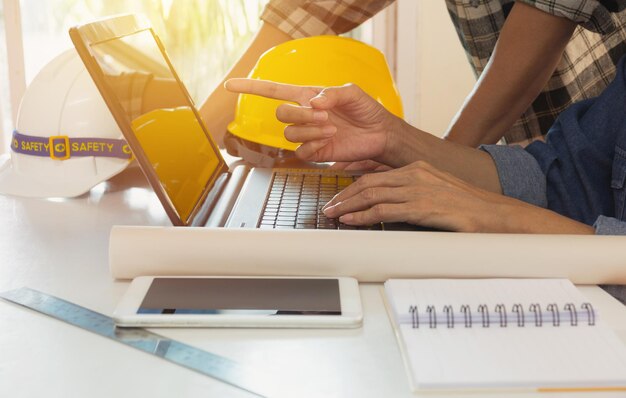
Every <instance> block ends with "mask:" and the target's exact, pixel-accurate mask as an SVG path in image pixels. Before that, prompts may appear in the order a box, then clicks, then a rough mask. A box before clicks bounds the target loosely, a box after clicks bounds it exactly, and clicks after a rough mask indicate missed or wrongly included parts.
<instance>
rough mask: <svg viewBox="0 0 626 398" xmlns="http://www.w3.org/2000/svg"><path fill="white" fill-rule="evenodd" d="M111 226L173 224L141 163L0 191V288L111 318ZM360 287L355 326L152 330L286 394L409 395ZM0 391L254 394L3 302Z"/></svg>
mask: <svg viewBox="0 0 626 398" xmlns="http://www.w3.org/2000/svg"><path fill="white" fill-rule="evenodd" d="M116 224H125V225H170V223H169V221H168V220H167V217H166V215H165V212H164V211H163V210H162V208H161V206H160V204H159V203H158V200H157V199H156V196H155V195H154V194H153V193H152V191H150V190H149V189H147V188H146V183H145V180H144V178H143V176H142V175H141V174H140V172H139V171H138V170H137V169H129V170H127V171H126V172H124V173H123V174H122V175H119V176H117V177H115V178H114V179H112V180H111V181H109V182H107V183H103V184H100V185H99V186H97V187H96V188H94V189H93V190H92V191H91V192H90V193H88V194H87V195H84V196H82V197H80V198H76V199H71V200H39V199H17V198H11V197H2V196H0V225H2V232H1V233H0V236H1V238H0V253H1V254H0V256H1V260H0V291H5V290H9V289H14V288H18V287H21V286H28V287H31V288H34V289H38V290H41V291H44V292H46V293H49V294H52V295H56V296H59V297H62V298H64V299H67V300H69V301H72V302H74V303H77V304H79V305H82V306H84V307H87V308H90V309H93V310H95V311H98V312H101V313H104V314H108V315H110V314H111V313H112V312H113V309H114V308H115V305H116V303H117V301H118V299H119V298H120V297H121V296H122V294H123V293H124V290H125V289H126V286H127V282H120V281H114V280H113V279H112V278H111V276H110V275H109V272H108V258H107V257H108V256H107V250H108V238H109V231H110V228H111V226H112V225H116ZM581 289H582V291H583V293H584V294H585V295H587V296H588V298H589V299H590V300H591V301H592V302H593V303H594V305H595V306H596V307H597V308H598V309H599V311H600V313H601V316H602V318H603V319H604V320H605V321H606V322H608V323H609V325H610V326H611V327H612V328H613V329H614V330H616V331H617V332H618V334H619V335H620V338H621V339H622V340H623V341H625V342H626V307H624V306H622V305H621V304H620V303H618V302H617V301H616V300H614V299H612V298H611V297H610V296H609V295H608V294H606V293H605V292H604V291H602V290H601V289H599V288H597V287H594V286H588V287H581ZM361 295H362V301H363V310H364V325H363V327H362V328H360V329H344V330H284V329H282V330H281V329H261V330H259V329H253V330H245V329H179V330H166V329H154V330H155V331H156V332H157V333H160V334H164V335H166V336H168V337H171V338H174V339H177V340H180V341H183V342H185V343H188V344H190V345H193V346H197V347H200V348H202V349H205V350H208V351H211V352H214V353H216V354H219V355H223V356H225V357H228V358H231V359H234V360H236V361H238V362H240V363H242V364H244V365H246V366H249V367H253V368H259V369H263V370H264V372H266V373H268V374H270V375H275V376H276V378H278V379H280V380H282V381H283V382H284V386H285V393H286V395H287V396H298V397H303V396H314V397H411V396H413V395H412V394H411V393H410V391H409V386H408V379H407V377H406V375H405V370H404V367H403V364H402V359H401V356H400V352H399V350H398V347H397V344H396V340H395V336H394V334H393V330H392V328H391V326H390V324H389V321H388V318H387V314H386V312H385V309H384V307H383V302H382V299H381V285H379V284H364V285H361ZM0 396H2V397H9V396H10V397H13V398H16V397H44V396H45V397H107V398H108V397H141V396H151V397H171V396H177V397H184V396H189V397H191V396H210V397H240V396H241V397H246V396H251V395H250V394H248V393H245V392H243V391H241V390H238V389H236V388H234V387H230V386H228V385H225V384H223V383H220V382H217V381H215V380H213V379H211V378H209V377H206V376H202V375H200V374H196V373H194V372H191V371H189V370H187V369H183V368H181V367H178V366H176V365H173V364H170V363H167V362H165V361H163V360H161V359H157V358H155V357H152V356H149V355H146V354H143V353H140V352H137V351H135V350H133V349H131V348H128V347H125V346H122V345H120V344H116V343H114V342H112V341H109V340H106V339H104V338H102V337H99V336H96V335H93V334H90V333H88V332H85V331H83V330H80V329H78V328H75V327H72V326H69V325H66V324H64V323H61V322H58V321H56V320H53V319H51V318H49V317H46V316H43V315H40V314H37V313H34V312H32V311H27V310H25V309H22V308H20V307H18V306H15V305H12V304H9V303H6V302H4V301H0ZM498 396H501V395H498ZM515 396H516V397H520V396H524V395H520V394H517V395H515ZM550 396H551V397H556V396H559V395H558V394H551V395H550ZM577 396H588V395H584V394H582V395H581V394H577ZM600 396H602V397H610V396H620V395H618V394H615V395H611V394H601V395H600Z"/></svg>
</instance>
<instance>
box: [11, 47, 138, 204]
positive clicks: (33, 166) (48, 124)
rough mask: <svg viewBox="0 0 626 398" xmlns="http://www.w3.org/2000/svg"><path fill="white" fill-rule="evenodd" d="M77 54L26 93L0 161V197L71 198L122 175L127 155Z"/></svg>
mask: <svg viewBox="0 0 626 398" xmlns="http://www.w3.org/2000/svg"><path fill="white" fill-rule="evenodd" d="M121 138H122V133H121V131H120V129H119V127H118V126H117V124H116V123H115V120H114V119H113V116H112V115H111V113H110V112H109V109H108V108H107V106H106V104H105V103H104V100H103V99H102V96H101V95H100V93H99V92H98V89H97V88H96V86H95V84H94V83H93V81H92V79H91V77H90V76H89V73H87V70H86V69H85V66H84V65H83V63H82V61H81V60H80V58H79V56H78V54H77V53H76V50H74V49H71V50H67V51H65V52H63V53H62V54H61V55H59V56H58V57H56V58H55V59H53V60H52V61H51V62H50V63H49V64H47V65H46V66H45V67H44V68H43V69H42V70H41V71H40V72H39V74H37V76H36V77H35V79H34V80H33V81H32V83H31V84H30V85H29V86H28V88H27V89H26V93H25V94H24V97H23V98H22V102H21V104H20V109H19V113H18V117H17V129H16V130H15V131H14V132H13V137H12V140H11V155H10V157H9V156H7V155H4V156H3V157H2V161H1V162H0V194H7V195H16V196H26V197H39V198H43V197H74V196H79V195H82V194H83V193H85V192H87V191H89V190H90V189H91V188H92V187H93V186H94V185H96V184H98V183H99V182H101V181H104V180H106V179H108V178H110V177H112V176H114V175H115V174H117V173H119V172H120V171H122V170H124V168H126V166H127V165H128V163H129V159H130V158H131V152H130V149H129V147H128V145H127V144H126V141H124V140H123V139H121Z"/></svg>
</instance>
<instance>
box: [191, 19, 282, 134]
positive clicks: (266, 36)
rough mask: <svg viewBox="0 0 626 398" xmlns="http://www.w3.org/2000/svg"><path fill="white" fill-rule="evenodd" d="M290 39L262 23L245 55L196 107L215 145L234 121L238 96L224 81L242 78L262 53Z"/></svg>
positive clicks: (274, 28)
mask: <svg viewBox="0 0 626 398" xmlns="http://www.w3.org/2000/svg"><path fill="white" fill-rule="evenodd" d="M290 39H291V37H289V35H287V34H286V33H284V32H282V31H281V30H279V29H277V28H276V27H274V26H272V25H270V24H268V23H263V24H262V25H261V29H260V30H259V32H258V33H257V35H256V36H255V38H254V39H253V40H252V43H250V46H249V47H248V49H247V50H246V52H245V53H244V54H243V55H242V56H241V58H240V59H239V61H237V63H236V64H235V65H234V66H233V67H232V68H231V70H230V71H229V72H228V74H227V75H226V77H225V78H224V80H223V81H222V83H221V84H219V85H218V86H217V88H216V89H215V90H214V91H213V92H212V93H211V94H210V95H209V97H208V98H207V99H206V100H205V101H204V103H203V104H202V106H201V108H200V116H202V119H203V120H204V123H205V124H206V126H207V127H208V129H209V131H210V132H211V134H212V135H213V137H214V138H216V139H217V141H218V144H219V145H220V146H221V145H222V138H223V136H224V134H225V133H226V126H227V125H228V123H230V122H231V121H232V120H233V119H234V114H235V106H236V103H237V96H238V94H236V93H232V92H230V91H227V90H226V89H225V88H224V82H225V81H226V80H228V79H230V78H233V77H245V76H247V75H248V73H249V72H250V70H251V69H252V68H253V67H254V65H255V64H256V62H257V60H258V59H259V57H260V56H261V54H263V53H264V52H265V51H267V50H268V49H270V48H271V47H274V46H276V45H278V44H281V43H284V42H286V41H288V40H290Z"/></svg>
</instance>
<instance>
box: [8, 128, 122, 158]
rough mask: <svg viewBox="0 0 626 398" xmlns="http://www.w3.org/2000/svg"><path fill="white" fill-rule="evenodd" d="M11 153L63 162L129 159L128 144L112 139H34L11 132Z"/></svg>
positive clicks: (56, 137) (61, 136) (61, 137)
mask: <svg viewBox="0 0 626 398" xmlns="http://www.w3.org/2000/svg"><path fill="white" fill-rule="evenodd" d="M11 149H12V150H13V152H16V153H21V154H24V155H31V156H41V157H49V158H52V159H56V160H65V159H69V158H71V157H76V156H99V157H108V158H120V159H131V158H132V152H131V150H130V147H129V146H128V143H127V142H126V141H125V140H122V139H119V140H118V139H112V138H82V137H81V138H70V137H68V136H66V135H55V136H51V137H36V136H32V135H26V134H22V133H19V132H18V131H17V130H14V131H13V138H12V140H11Z"/></svg>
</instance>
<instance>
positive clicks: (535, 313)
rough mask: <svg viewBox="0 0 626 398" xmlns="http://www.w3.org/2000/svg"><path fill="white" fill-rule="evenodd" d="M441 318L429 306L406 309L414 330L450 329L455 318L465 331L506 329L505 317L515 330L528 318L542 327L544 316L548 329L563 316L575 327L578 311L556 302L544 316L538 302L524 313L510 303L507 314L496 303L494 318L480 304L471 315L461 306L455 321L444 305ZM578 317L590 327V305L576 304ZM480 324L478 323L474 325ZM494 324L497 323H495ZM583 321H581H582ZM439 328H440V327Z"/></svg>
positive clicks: (592, 319)
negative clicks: (421, 308)
mask: <svg viewBox="0 0 626 398" xmlns="http://www.w3.org/2000/svg"><path fill="white" fill-rule="evenodd" d="M441 310H442V312H443V316H442V317H441V318H440V317H439V316H438V315H437V308H435V306H433V305H428V306H426V309H425V314H423V313H420V309H419V308H418V307H417V306H416V305H412V306H410V307H409V314H410V316H411V324H412V327H413V328H414V329H418V328H420V327H421V326H423V327H428V328H430V329H435V328H437V327H438V326H439V325H438V322H443V320H445V326H446V327H447V328H454V327H456V326H457V323H459V319H462V322H461V323H462V325H460V326H463V327H466V328H471V327H473V326H475V325H480V326H481V327H484V328H488V327H490V326H491V325H492V324H494V325H497V326H499V327H507V326H508V325H509V317H512V318H513V320H514V321H515V325H516V326H518V327H525V326H526V325H527V322H529V320H528V319H527V317H529V318H530V323H532V324H533V325H534V326H537V327H541V326H543V325H544V321H545V319H544V316H547V318H548V321H549V323H550V324H551V325H552V326H561V322H562V316H561V314H562V313H563V315H564V317H563V318H564V319H563V321H564V322H567V321H569V324H570V325H571V326H578V324H579V323H578V322H579V319H578V318H579V311H578V309H577V308H576V306H575V305H574V304H573V303H566V304H564V305H563V307H562V309H559V306H558V305H557V304H556V303H551V304H548V305H547V306H546V309H545V313H544V311H543V310H542V308H541V305H540V304H539V303H531V304H530V305H528V308H527V310H526V311H525V310H524V306H523V305H522V304H514V305H513V306H512V307H511V312H510V313H509V312H507V308H506V306H505V305H504V304H497V305H495V306H494V307H493V309H492V310H493V312H494V313H495V315H494V316H493V318H492V316H491V315H490V313H489V306H487V305H486V304H481V305H479V306H478V307H477V308H476V312H472V309H471V308H470V306H469V305H461V306H460V308H459V312H460V314H461V316H460V317H459V318H458V319H457V317H455V314H454V309H453V308H452V306H451V305H445V306H443V308H442V309H441ZM580 310H581V312H580V314H583V315H584V316H585V317H586V321H587V324H588V325H589V326H594V325H595V324H596V314H595V311H594V309H593V305H591V303H582V304H581V305H580ZM425 319H427V321H428V324H427V325H421V324H420V323H422V321H423V320H425ZM478 321H480V322H478ZM496 321H497V322H496ZM582 321H583V322H584V320H582ZM441 326H443V325H441Z"/></svg>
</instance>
